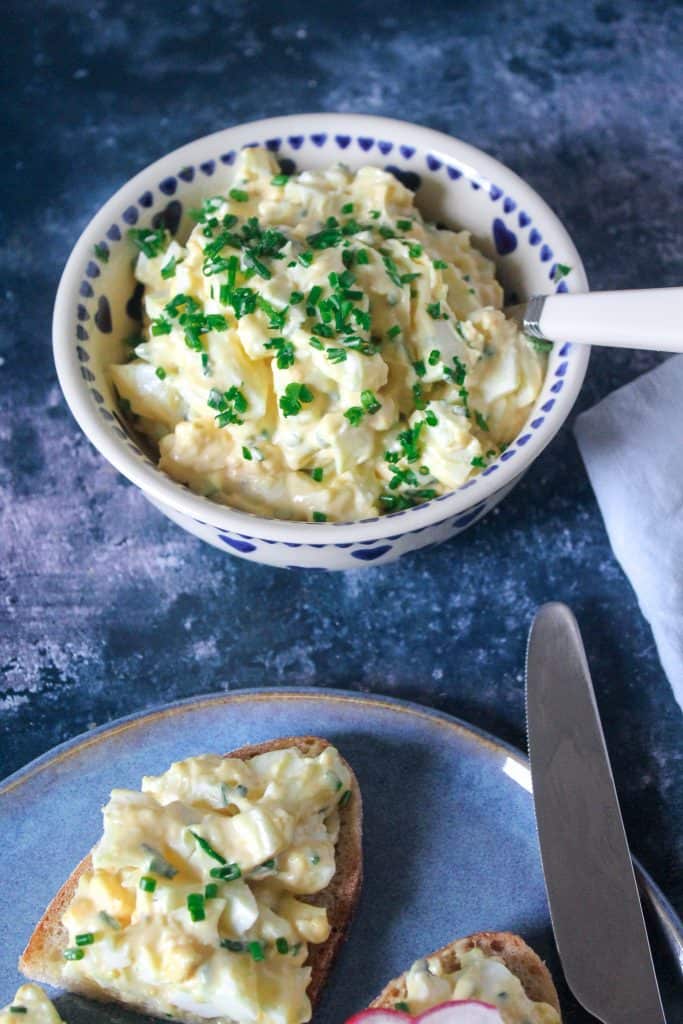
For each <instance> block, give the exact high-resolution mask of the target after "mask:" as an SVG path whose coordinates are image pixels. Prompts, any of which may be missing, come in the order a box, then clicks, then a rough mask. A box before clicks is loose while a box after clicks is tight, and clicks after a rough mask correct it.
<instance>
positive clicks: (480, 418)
mask: <svg viewBox="0 0 683 1024" xmlns="http://www.w3.org/2000/svg"><path fill="white" fill-rule="evenodd" d="M474 418H475V420H476V421H477V426H478V427H479V429H480V430H486V431H488V429H489V425H488V423H487V422H486V419H485V417H484V416H482V414H481V413H480V412H479V411H476V412H475V413H474Z"/></svg>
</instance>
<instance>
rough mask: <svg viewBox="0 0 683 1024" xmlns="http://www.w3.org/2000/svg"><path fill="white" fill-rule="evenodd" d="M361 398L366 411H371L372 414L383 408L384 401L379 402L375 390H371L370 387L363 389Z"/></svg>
mask: <svg viewBox="0 0 683 1024" xmlns="http://www.w3.org/2000/svg"><path fill="white" fill-rule="evenodd" d="M360 400H361V403H362V405H363V408H364V409H365V411H366V412H367V413H369V414H370V415H371V416H372V414H373V413H375V412H379V410H380V409H381V408H382V403H381V402H378V400H377V396H376V395H375V393H374V391H370V390H369V389H366V390H365V391H361V393H360Z"/></svg>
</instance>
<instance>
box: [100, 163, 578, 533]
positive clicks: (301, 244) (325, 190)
mask: <svg viewBox="0 0 683 1024" xmlns="http://www.w3.org/2000/svg"><path fill="white" fill-rule="evenodd" d="M287 166H288V165H287ZM233 170H234V183H233V184H232V185H228V186H227V187H226V188H225V190H224V191H223V192H222V193H221V194H216V195H213V196H209V197H207V198H206V199H205V200H204V201H203V202H201V203H200V204H198V209H196V210H194V211H192V214H191V215H192V217H193V219H194V222H195V227H194V228H193V230H192V233H191V236H190V238H189V239H188V238H186V237H185V238H184V237H181V236H180V235H178V236H176V237H175V238H173V237H172V236H171V234H170V232H169V231H167V230H166V229H165V228H164V227H163V226H159V227H145V226H142V227H136V228H133V229H131V231H130V232H129V240H130V247H131V251H136V252H137V253H138V256H137V260H138V263H137V274H138V277H139V279H140V282H141V283H143V284H144V285H145V288H146V290H145V292H144V295H143V306H144V314H145V316H144V321H143V327H142V329H141V331H140V336H139V337H137V338H136V340H135V343H134V344H133V345H131V346H130V348H131V349H132V351H128V352H127V353H126V361H125V362H122V363H121V365H115V366H112V367H111V368H110V373H111V378H112V381H113V383H114V386H115V387H116V389H117V391H118V393H119V396H120V404H121V410H122V412H123V413H124V415H132V410H134V411H135V428H136V429H137V430H140V431H142V432H143V433H145V434H147V436H148V437H149V440H150V444H151V445H152V446H155V447H156V450H157V451H158V456H159V466H160V469H161V470H163V471H164V472H166V473H167V474H170V475H171V476H172V477H173V478H174V479H177V480H178V481H179V482H180V483H183V484H186V485H188V486H190V487H191V488H192V489H194V490H197V491H198V492H199V493H201V494H203V495H209V496H210V497H211V498H212V499H214V500H216V501H218V502H220V503H223V504H226V505H228V506H232V505H234V506H236V507H238V508H241V509H243V510H245V511H247V512H251V513H255V514H256V515H265V516H275V517H280V518H284V519H295V520H296V519H299V520H303V521H306V522H311V521H314V522H323V521H325V522H326V521H331V522H334V521H335V520H349V519H350V520H354V519H362V518H372V517H374V516H375V515H377V514H379V513H381V512H386V511H395V510H401V509H404V508H410V507H412V506H414V505H417V504H420V503H421V502H422V501H428V500H430V498H431V497H432V496H440V495H444V494H446V493H448V492H449V491H451V490H455V489H457V488H458V487H459V486H460V485H461V484H463V483H464V482H465V481H466V480H467V479H468V478H469V477H470V476H471V475H473V474H475V473H477V472H479V471H481V470H482V469H483V468H485V466H486V465H488V463H489V460H490V459H491V458H492V456H490V455H489V452H492V451H495V452H499V451H500V449H501V446H502V445H504V444H506V443H509V442H510V441H512V439H513V438H514V437H515V435H516V433H517V432H518V430H519V429H520V428H521V425H522V424H523V422H524V419H525V417H526V415H527V413H528V411H529V409H530V408H531V406H532V404H533V401H535V398H536V397H537V395H538V394H539V392H540V388H541V385H542V382H543V376H544V373H545V366H546V354H547V350H548V349H549V346H548V344H547V343H543V342H538V341H536V340H532V339H528V338H526V337H525V336H524V335H522V334H521V333H520V332H519V331H517V329H516V327H515V326H514V325H512V326H511V325H510V322H509V321H506V319H505V316H504V314H503V312H502V309H501V307H502V298H503V296H502V289H501V287H500V285H499V284H498V282H497V281H496V279H495V268H494V267H493V264H491V263H490V262H489V261H488V260H487V259H486V258H485V257H484V256H483V255H482V254H481V253H480V252H478V250H477V249H476V248H475V246H473V245H472V242H471V240H470V238H469V237H468V235H467V232H465V231H460V232H458V231H457V229H459V228H461V227H462V226H463V225H459V224H455V225H453V228H454V229H456V230H453V231H451V230H447V229H442V228H436V227H435V226H433V225H430V224H427V223H426V222H425V220H424V219H423V216H422V213H421V212H420V209H419V208H418V206H416V204H415V198H414V195H413V193H411V192H409V191H408V190H407V189H406V188H404V186H403V185H402V184H401V183H400V182H399V181H397V180H396V179H395V178H394V177H393V176H392V175H391V174H390V173H388V172H386V171H382V170H380V169H379V168H376V167H367V168H364V169H361V170H360V171H358V172H352V171H349V170H348V169H345V168H344V167H343V166H342V167H337V168H335V169H328V170H312V171H311V170H304V171H303V172H294V171H292V172H291V173H289V170H288V171H287V172H285V171H283V170H282V169H281V168H280V167H279V165H278V164H277V162H276V160H275V158H274V157H273V156H272V154H270V153H268V152H267V151H265V150H263V149H259V148H258V147H247V148H246V149H244V150H242V151H241V152H240V154H239V155H238V157H237V161H236V165H235V167H234V169H233ZM215 180H216V181H218V177H216V179H215ZM214 187H215V186H214ZM106 251H108V250H107V249H106V247H105V249H103V250H101V251H96V252H95V256H96V258H98V259H101V261H104V260H105V252H106ZM568 273H571V268H570V267H568V266H567V265H566V264H562V263H558V264H554V266H553V270H552V275H553V278H554V279H555V280H560V279H561V278H562V277H563V276H566V275H567V274H568ZM180 282H182V285H181V284H180ZM147 367H151V370H150V369H146V368H147ZM150 373H152V374H154V380H153V385H154V387H153V388H152V387H150V381H149V374H150ZM145 374H146V376H145ZM507 377H510V378H511V379H514V380H517V381H518V382H519V383H518V385H517V386H516V387H515V388H512V389H511V388H510V387H509V386H508V385H507V384H506V380H507ZM127 403H128V404H127ZM126 410H128V412H126ZM494 412H495V415H494ZM385 452H389V453H390V454H391V457H392V460H393V459H394V457H395V461H390V460H387V459H386V458H385ZM323 464H324V466H325V471H324V474H323V475H322V476H319V473H318V470H319V469H322V466H323ZM425 464H428V466H429V472H428V473H424V472H422V471H421V469H420V467H421V466H424V465H425ZM426 478H428V479H426ZM311 483H313V484H315V509H312V508H311V507H310V503H308V504H307V497H310V496H311V493H312V492H311V490H310V488H311ZM423 484H427V486H422V485H423ZM307 488H308V489H307ZM323 517H324V518H323Z"/></svg>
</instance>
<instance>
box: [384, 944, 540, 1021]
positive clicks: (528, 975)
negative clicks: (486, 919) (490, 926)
mask: <svg viewBox="0 0 683 1024" xmlns="http://www.w3.org/2000/svg"><path fill="white" fill-rule="evenodd" d="M475 946H476V947H477V948H478V949H480V950H481V951H482V953H483V954H484V955H485V956H491V957H497V959H498V960H501V961H502V962H503V963H504V964H505V966H506V967H507V969H508V970H509V971H510V972H511V973H512V974H514V975H515V976H516V977H517V978H519V980H520V981H521V983H522V985H523V987H524V991H525V992H526V994H527V996H528V997H529V999H531V1000H532V1002H534V1003H548V1004H549V1005H550V1006H552V1007H553V1009H555V1010H557V1012H558V1013H559V1012H560V1001H559V999H558V997H557V991H556V989H555V985H554V983H553V979H552V978H551V976H550V971H549V970H548V968H547V967H546V965H545V964H544V963H543V961H542V960H541V958H540V957H539V956H538V955H537V954H536V953H534V951H533V949H531V947H530V946H527V944H526V942H525V941H524V939H521V938H520V937H519V935H513V934H512V932H477V933H476V935H468V936H467V937H466V938H464V939H456V940H455V941H454V942H451V943H449V944H448V945H447V946H444V947H443V948H442V949H437V951H436V952H435V953H430V954H429V956H428V957H426V959H427V960H438V962H439V963H440V965H441V967H442V968H443V971H444V973H446V974H451V973H453V971H457V970H458V968H459V967H460V957H461V955H462V954H463V953H467V952H468V951H469V950H471V949H474V948H475ZM405 1001H406V976H405V974H401V975H400V977H398V978H394V979H393V981H390V982H389V984H388V985H386V986H385V988H384V989H383V991H382V992H381V993H380V995H379V996H378V997H377V998H376V999H375V1000H373V1002H372V1003H370V1006H371V1007H372V1008H382V1009H393V1007H394V1004H395V1003H401V1002H405Z"/></svg>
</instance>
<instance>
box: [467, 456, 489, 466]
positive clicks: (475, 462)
mask: <svg viewBox="0 0 683 1024" xmlns="http://www.w3.org/2000/svg"><path fill="white" fill-rule="evenodd" d="M470 466H474V467H475V468H476V469H484V467H485V466H486V459H485V458H484V457H483V456H482V455H475V456H474V458H473V459H472V461H471V462H470Z"/></svg>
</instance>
